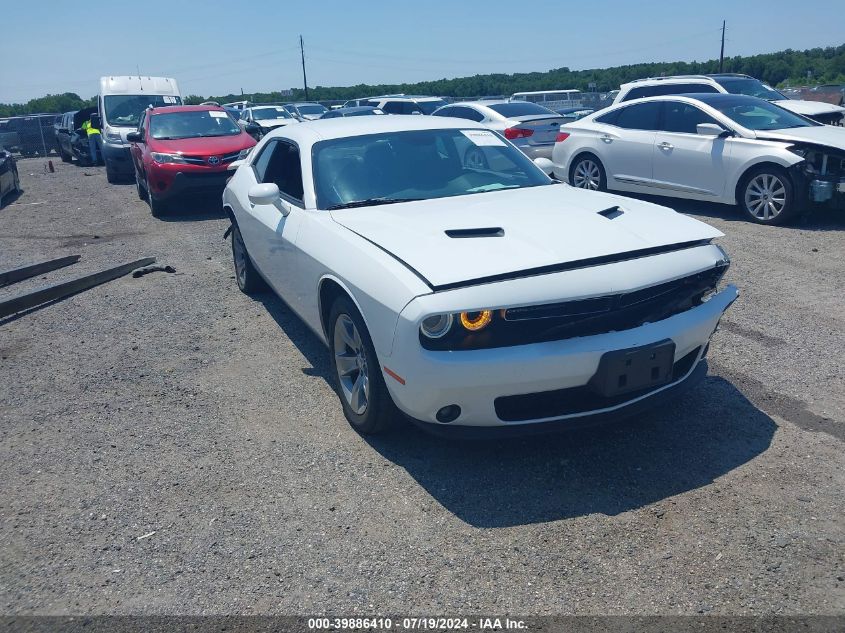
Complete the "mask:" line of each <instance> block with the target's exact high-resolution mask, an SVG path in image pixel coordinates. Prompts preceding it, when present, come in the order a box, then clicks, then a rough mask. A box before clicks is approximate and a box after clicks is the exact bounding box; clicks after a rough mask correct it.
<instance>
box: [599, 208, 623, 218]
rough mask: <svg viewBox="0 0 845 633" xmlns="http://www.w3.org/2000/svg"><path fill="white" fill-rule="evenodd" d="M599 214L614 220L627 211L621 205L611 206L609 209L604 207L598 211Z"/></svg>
mask: <svg viewBox="0 0 845 633" xmlns="http://www.w3.org/2000/svg"><path fill="white" fill-rule="evenodd" d="M597 213H598V214H599V215H603V216H604V217H606V218H607V219H608V220H612V219H614V218H618V217H619V216H620V215H622V214H623V213H625V212H624V211H623V210H622V209H620V208H619V207H610V208H609V209H604V210H603V211H597Z"/></svg>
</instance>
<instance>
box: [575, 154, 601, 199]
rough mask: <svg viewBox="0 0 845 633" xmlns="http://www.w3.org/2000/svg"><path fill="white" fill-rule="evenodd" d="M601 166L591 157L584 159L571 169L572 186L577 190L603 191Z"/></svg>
mask: <svg viewBox="0 0 845 633" xmlns="http://www.w3.org/2000/svg"><path fill="white" fill-rule="evenodd" d="M603 180H604V175H603V173H602V168H601V166H600V165H599V164H598V163H597V162H596V161H594V160H593V158H592V157H589V156H587V157H584V158H581V159H579V160H578V162H577V163H575V166H574V167H573V168H572V186H573V187H577V188H578V189H589V190H590V191H601V190H602V189H604V183H603Z"/></svg>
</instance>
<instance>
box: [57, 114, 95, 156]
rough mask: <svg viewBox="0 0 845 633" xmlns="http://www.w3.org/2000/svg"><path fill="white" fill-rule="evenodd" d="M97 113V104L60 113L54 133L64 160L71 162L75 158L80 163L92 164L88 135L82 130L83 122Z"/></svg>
mask: <svg viewBox="0 0 845 633" xmlns="http://www.w3.org/2000/svg"><path fill="white" fill-rule="evenodd" d="M96 113H97V106H91V107H88V108H82V110H73V111H72V112H65V113H64V114H62V115H59V118H58V121H57V122H56V124H55V126H54V128H55V132H54V133H55V138H56V147H57V151H58V152H59V156H61V158H62V161H63V162H65V163H69V162H71V160H73V159H74V158H75V159H76V160H77V161H79V162H80V163H86V164H91V156H90V154H89V151H88V136H87V135H86V134H85V132H84V131H83V130H82V124H83V123H85V121H87V120H88V119H90V118H91V115H92V114H96Z"/></svg>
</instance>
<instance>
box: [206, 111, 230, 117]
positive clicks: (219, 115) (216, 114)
mask: <svg viewBox="0 0 845 633" xmlns="http://www.w3.org/2000/svg"><path fill="white" fill-rule="evenodd" d="M208 113H209V114H210V115H211V116H213V117H214V118H215V119H225V118H226V117H227V116H229V115H228V114H226V113H225V112H220V111H219V110H209V111H208Z"/></svg>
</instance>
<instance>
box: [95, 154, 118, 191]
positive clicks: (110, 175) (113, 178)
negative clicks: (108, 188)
mask: <svg viewBox="0 0 845 633" xmlns="http://www.w3.org/2000/svg"><path fill="white" fill-rule="evenodd" d="M90 160H91V164H92V165H96V164H97V163H96V161H94V158H93V157H91V159H90ZM106 180H107V181H108V182H109V184H111V185H115V184H117V183H118V182H119V178H118V177H117V174H116V173H115V172H114V170H112V168H111V167H109V163H108V161H106Z"/></svg>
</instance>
